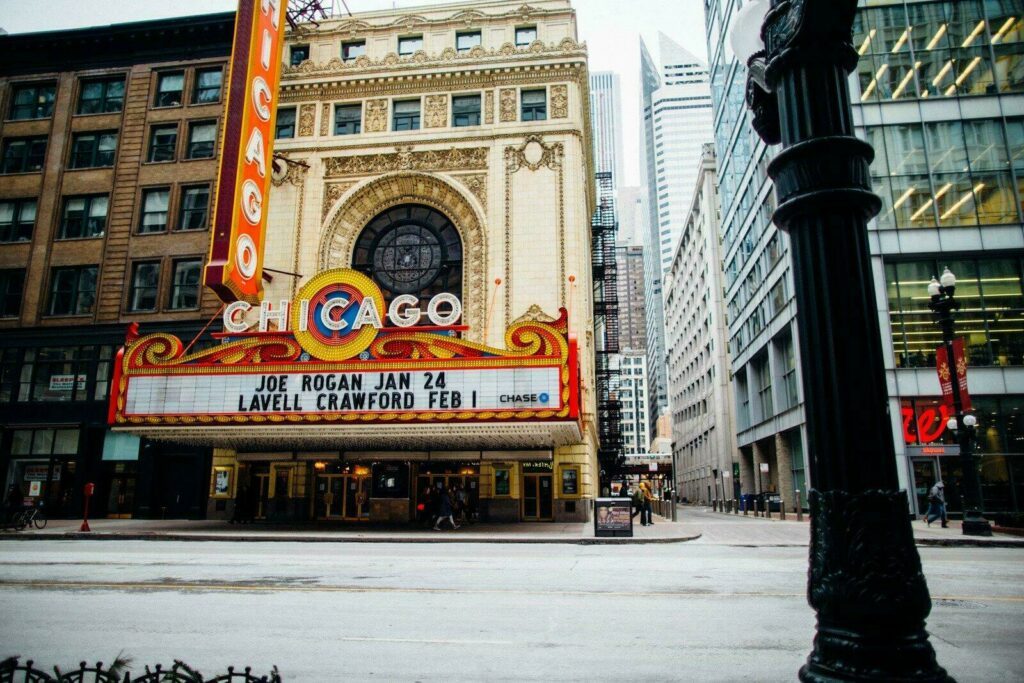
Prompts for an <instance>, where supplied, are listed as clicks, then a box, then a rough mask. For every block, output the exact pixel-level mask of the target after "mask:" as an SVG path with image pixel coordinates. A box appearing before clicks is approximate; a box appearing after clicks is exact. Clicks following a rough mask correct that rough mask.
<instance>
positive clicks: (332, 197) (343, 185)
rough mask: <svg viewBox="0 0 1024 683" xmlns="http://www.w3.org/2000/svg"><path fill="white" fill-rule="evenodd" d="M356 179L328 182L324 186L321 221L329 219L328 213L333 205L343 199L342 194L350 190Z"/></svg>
mask: <svg viewBox="0 0 1024 683" xmlns="http://www.w3.org/2000/svg"><path fill="white" fill-rule="evenodd" d="M356 182H357V181H355V180H346V181H342V182H340V183H328V184H327V185H325V186H324V203H323V208H322V209H321V210H320V222H321V223H322V222H323V221H325V220H327V214H329V213H330V212H331V207H333V206H334V204H335V203H336V202H337V201H338V200H339V199H341V195H343V194H345V193H346V192H348V189H349V188H350V187H352V186H353V185H355V184H356Z"/></svg>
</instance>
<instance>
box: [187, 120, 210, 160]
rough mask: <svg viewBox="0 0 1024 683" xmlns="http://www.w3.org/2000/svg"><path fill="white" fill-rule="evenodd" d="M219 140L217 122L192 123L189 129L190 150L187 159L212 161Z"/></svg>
mask: <svg viewBox="0 0 1024 683" xmlns="http://www.w3.org/2000/svg"><path fill="white" fill-rule="evenodd" d="M216 139H217V123H216V121H203V122H202V123H191V124H189V127H188V150H187V151H186V153H185V158H186V159H212V158H213V145H214V142H215V141H216Z"/></svg>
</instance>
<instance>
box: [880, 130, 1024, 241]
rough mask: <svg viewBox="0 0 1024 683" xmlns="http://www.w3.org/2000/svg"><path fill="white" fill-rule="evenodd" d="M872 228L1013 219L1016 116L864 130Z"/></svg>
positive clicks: (1022, 176)
mask: <svg viewBox="0 0 1024 683" xmlns="http://www.w3.org/2000/svg"><path fill="white" fill-rule="evenodd" d="M866 135H867V138H868V142H870V143H871V145H872V146H873V147H874V148H875V160H874V162H873V163H872V164H871V177H872V181H873V184H874V190H875V192H876V193H877V194H878V195H880V196H881V197H882V205H883V206H882V211H881V213H880V214H879V216H878V227H879V228H882V229H891V228H934V227H936V226H938V227H956V226H965V225H967V226H969V225H1001V224H1007V223H1018V222H1019V221H1020V220H1021V216H1020V214H1019V207H1020V206H1021V200H1022V199H1024V149H1022V145H1024V119H1021V118H1014V119H1008V120H1007V121H1005V123H1004V121H1003V120H1002V119H980V120H955V121H928V122H923V123H921V122H918V123H906V124H898V125H882V126H872V127H869V128H867V129H866Z"/></svg>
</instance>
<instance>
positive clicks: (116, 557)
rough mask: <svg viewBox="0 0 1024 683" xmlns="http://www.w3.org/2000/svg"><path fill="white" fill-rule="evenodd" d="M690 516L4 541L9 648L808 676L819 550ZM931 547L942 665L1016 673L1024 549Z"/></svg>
mask: <svg viewBox="0 0 1024 683" xmlns="http://www.w3.org/2000/svg"><path fill="white" fill-rule="evenodd" d="M686 515H687V517H688V518H689V520H690V522H689V523H691V524H693V525H694V526H696V527H703V528H704V529H705V530H706V532H707V533H705V534H704V536H703V538H701V539H700V540H698V541H694V542H689V543H669V544H656V545H629V546H579V545H569V544H565V545H561V544H548V545H530V544H480V543H477V544H459V543H444V544H406V545H400V544H388V543H372V544H357V543H338V544H333V543H287V542H284V543H283V542H277V543H262V542H234V543H225V542H204V543H179V542H171V541H165V542H152V541H150V542H147V541H92V542H81V541H51V540H39V541H32V542H25V541H5V542H2V543H0V558H2V559H0V610H2V613H3V614H4V619H3V620H2V623H0V642H3V643H4V646H3V648H2V650H3V651H2V652H0V656H6V655H8V654H19V655H22V656H23V657H31V658H33V659H35V660H36V661H37V662H39V663H40V664H43V665H46V666H51V665H54V664H57V665H60V666H62V667H66V666H67V665H69V664H72V663H77V662H78V661H79V660H82V659H88V660H90V661H94V660H97V659H102V660H105V661H109V660H110V659H112V658H113V657H114V656H115V655H116V654H117V653H118V652H119V651H122V650H123V651H124V652H125V653H127V654H129V655H131V656H132V657H134V658H135V661H136V662H137V663H138V665H141V664H144V663H149V664H153V663H156V662H158V661H159V662H164V663H165V664H169V663H170V662H171V661H172V660H173V659H182V660H184V661H186V662H188V663H190V664H191V665H192V666H195V667H198V668H199V669H200V670H201V671H204V672H209V673H212V672H214V671H220V670H223V669H224V668H225V667H226V666H227V665H229V664H234V665H236V666H241V665H246V664H248V665H252V666H253V667H254V669H255V670H257V671H261V672H262V671H268V670H269V669H270V667H271V666H272V665H275V664H276V665H277V666H278V667H279V668H280V670H281V672H282V674H283V676H284V677H285V680H302V681H322V680H340V679H342V678H344V679H346V680H367V679H377V680H479V679H484V678H486V679H504V680H612V679H615V680H638V679H647V680H676V679H688V680H794V677H795V673H796V671H797V669H798V668H799V666H800V664H801V663H802V662H803V660H804V659H805V657H806V656H807V653H808V651H809V649H810V643H811V638H812V627H813V613H812V612H811V610H810V608H809V607H808V606H807V604H806V601H805V598H804V585H805V571H806V549H805V548H803V547H800V545H799V544H798V543H781V541H783V540H787V539H784V538H783V537H782V536H779V535H778V534H779V532H783V531H784V530H786V529H794V530H795V529H796V527H795V525H784V524H780V523H777V522H776V523H772V522H764V521H755V520H742V519H739V520H737V519H729V518H725V519H722V518H720V517H716V516H715V515H713V514H711V513H704V512H698V511H688V512H687V513H686ZM756 530H762V531H763V532H764V533H763V536H764V538H765V539H766V540H765V541H764V544H765V545H760V544H751V542H750V541H751V538H752V537H753V536H755V535H756V533H751V531H756ZM921 555H922V558H923V560H924V564H925V569H926V572H927V576H928V580H929V586H930V588H931V591H932V595H933V597H934V599H935V606H934V609H933V612H932V616H931V618H930V619H929V622H928V626H929V630H930V631H931V633H932V636H933V638H932V642H933V643H934V645H935V648H936V651H937V652H938V655H939V658H940V662H941V663H942V664H943V665H944V666H945V667H946V668H947V669H948V670H949V672H950V673H951V674H952V675H953V676H954V677H955V678H957V680H960V681H1016V680H1021V678H1022V677H1024V661H1022V660H1021V659H1020V657H1019V656H1018V653H1017V647H1018V644H1019V642H1020V639H1021V636H1022V635H1024V593H1022V592H1021V590H1020V585H1021V581H1022V579H1024V563H1022V562H1021V560H1022V558H1024V556H1022V554H1021V550H1019V549H1003V548H982V549H979V548H921Z"/></svg>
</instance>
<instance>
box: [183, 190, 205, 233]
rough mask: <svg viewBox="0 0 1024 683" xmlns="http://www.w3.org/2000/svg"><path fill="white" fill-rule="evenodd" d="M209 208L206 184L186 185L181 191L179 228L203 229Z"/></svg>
mask: <svg viewBox="0 0 1024 683" xmlns="http://www.w3.org/2000/svg"><path fill="white" fill-rule="evenodd" d="M209 210H210V188H209V186H208V185H202V186H199V187H186V188H184V189H182V191H181V220H180V221H179V222H178V225H179V226H180V228H179V229H180V230H205V229H206V226H207V220H208V218H209Z"/></svg>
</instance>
